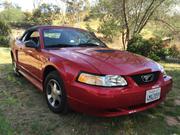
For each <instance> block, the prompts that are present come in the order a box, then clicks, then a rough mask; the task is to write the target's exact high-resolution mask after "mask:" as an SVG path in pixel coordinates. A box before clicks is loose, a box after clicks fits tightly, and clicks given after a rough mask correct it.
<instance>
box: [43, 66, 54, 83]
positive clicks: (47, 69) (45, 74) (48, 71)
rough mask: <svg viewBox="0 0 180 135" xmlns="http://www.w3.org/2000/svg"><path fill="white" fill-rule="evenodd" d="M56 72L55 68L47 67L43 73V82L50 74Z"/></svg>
mask: <svg viewBox="0 0 180 135" xmlns="http://www.w3.org/2000/svg"><path fill="white" fill-rule="evenodd" d="M55 70H56V68H55V67H53V66H47V67H45V69H44V73H43V80H45V78H46V76H47V75H48V74H49V73H50V72H52V71H55Z"/></svg>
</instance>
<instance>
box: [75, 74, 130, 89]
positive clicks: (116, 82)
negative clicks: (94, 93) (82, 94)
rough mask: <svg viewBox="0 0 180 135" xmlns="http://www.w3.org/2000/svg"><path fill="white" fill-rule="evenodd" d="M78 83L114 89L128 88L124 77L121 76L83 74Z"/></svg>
mask: <svg viewBox="0 0 180 135" xmlns="http://www.w3.org/2000/svg"><path fill="white" fill-rule="evenodd" d="M77 80H78V82H81V83H85V84H90V85H96V86H104V87H114V86H126V85H127V82H126V80H125V79H124V77H122V76H120V75H104V76H100V75H93V74H88V73H81V74H80V75H79V77H78V79H77Z"/></svg>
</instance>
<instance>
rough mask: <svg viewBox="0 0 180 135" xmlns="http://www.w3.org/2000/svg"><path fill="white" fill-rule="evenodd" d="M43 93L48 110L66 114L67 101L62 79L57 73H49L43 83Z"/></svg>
mask: <svg viewBox="0 0 180 135" xmlns="http://www.w3.org/2000/svg"><path fill="white" fill-rule="evenodd" d="M44 93H45V97H46V101H47V104H48V107H49V108H50V110H52V111H53V112H55V113H67V108H68V106H67V99H66V93H65V89H64V85H63V81H62V79H61V78H60V77H59V74H58V72H57V71H52V72H50V73H49V74H48V75H47V77H46V79H45V82H44Z"/></svg>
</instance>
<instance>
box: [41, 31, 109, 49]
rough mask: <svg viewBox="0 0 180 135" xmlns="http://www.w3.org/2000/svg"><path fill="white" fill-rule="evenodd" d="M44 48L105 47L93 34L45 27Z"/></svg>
mask: <svg viewBox="0 0 180 135" xmlns="http://www.w3.org/2000/svg"><path fill="white" fill-rule="evenodd" d="M43 37H44V45H45V48H51V47H89V46H90V47H91V46H92V47H95V46H97V47H98V46H100V47H105V46H106V45H105V44H104V43H103V42H102V41H100V40H99V39H98V38H97V37H96V36H95V35H93V34H91V33H90V32H87V31H81V30H77V29H71V28H59V29H47V30H44V31H43Z"/></svg>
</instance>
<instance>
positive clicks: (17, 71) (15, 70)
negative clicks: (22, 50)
mask: <svg viewBox="0 0 180 135" xmlns="http://www.w3.org/2000/svg"><path fill="white" fill-rule="evenodd" d="M12 67H13V73H14V75H16V76H18V77H19V76H21V75H20V73H19V69H18V68H17V64H16V61H15V60H14V58H13V57H12Z"/></svg>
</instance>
